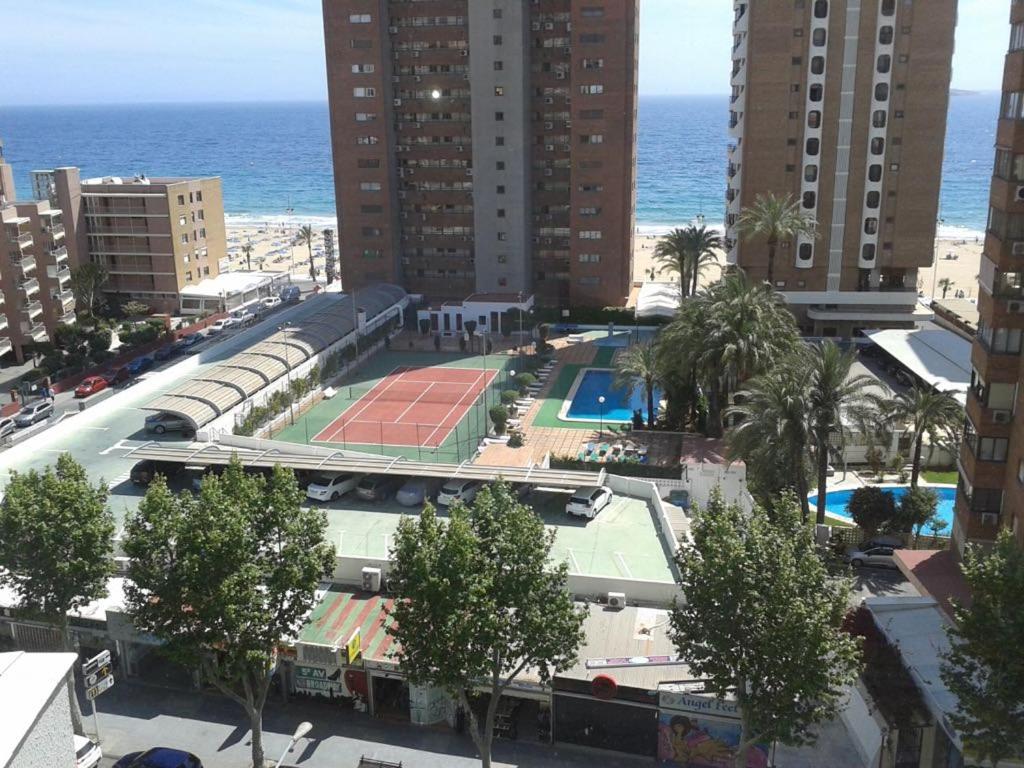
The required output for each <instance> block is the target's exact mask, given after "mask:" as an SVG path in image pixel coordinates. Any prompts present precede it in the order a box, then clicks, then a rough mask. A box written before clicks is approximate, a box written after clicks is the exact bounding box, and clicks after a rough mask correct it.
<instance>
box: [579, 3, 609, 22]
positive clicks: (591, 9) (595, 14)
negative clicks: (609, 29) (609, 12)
mask: <svg viewBox="0 0 1024 768" xmlns="http://www.w3.org/2000/svg"><path fill="white" fill-rule="evenodd" d="M581 14H582V16H583V18H585V19H596V18H600V17H601V16H604V8H603V7H601V6H599V5H592V6H586V5H585V6H583V9H582V11H581Z"/></svg>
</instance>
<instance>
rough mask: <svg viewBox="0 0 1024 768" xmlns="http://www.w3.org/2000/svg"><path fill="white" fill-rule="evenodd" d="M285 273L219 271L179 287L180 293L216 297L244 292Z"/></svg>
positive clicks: (267, 283) (270, 281)
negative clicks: (212, 275)
mask: <svg viewBox="0 0 1024 768" xmlns="http://www.w3.org/2000/svg"><path fill="white" fill-rule="evenodd" d="M286 274H287V273H286V272H221V273H220V274H219V275H217V276H216V277H209V278H207V279H205V280H202V281H200V282H198V283H196V284H195V285H186V286H185V287H184V288H182V289H181V295H182V296H203V297H209V298H217V297H218V296H220V295H222V294H225V295H227V296H233V295H234V294H237V293H246V292H248V291H251V290H253V289H255V288H258V287H259V286H261V285H269V284H270V283H272V282H274V280H276V279H278V278H280V277H282V276H284V275H286Z"/></svg>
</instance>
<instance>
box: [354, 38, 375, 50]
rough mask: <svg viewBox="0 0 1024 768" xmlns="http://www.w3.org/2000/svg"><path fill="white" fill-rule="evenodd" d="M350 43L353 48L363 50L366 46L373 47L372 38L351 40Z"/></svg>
mask: <svg viewBox="0 0 1024 768" xmlns="http://www.w3.org/2000/svg"><path fill="white" fill-rule="evenodd" d="M351 45H352V47H353V48H355V49H358V50H365V49H367V48H373V40H353V41H352V42H351Z"/></svg>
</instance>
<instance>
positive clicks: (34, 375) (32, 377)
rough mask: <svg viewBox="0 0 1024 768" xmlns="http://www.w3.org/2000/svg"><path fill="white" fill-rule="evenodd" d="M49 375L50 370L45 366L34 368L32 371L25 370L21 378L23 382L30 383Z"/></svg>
mask: <svg viewBox="0 0 1024 768" xmlns="http://www.w3.org/2000/svg"><path fill="white" fill-rule="evenodd" d="M48 375H49V371H48V370H47V369H46V368H45V367H43V368H33V369H32V370H30V371H25V372H24V373H23V374H22V375H21V380H22V381H23V382H26V383H28V384H34V383H35V382H37V381H39V380H40V379H42V378H45V377H46V376H48Z"/></svg>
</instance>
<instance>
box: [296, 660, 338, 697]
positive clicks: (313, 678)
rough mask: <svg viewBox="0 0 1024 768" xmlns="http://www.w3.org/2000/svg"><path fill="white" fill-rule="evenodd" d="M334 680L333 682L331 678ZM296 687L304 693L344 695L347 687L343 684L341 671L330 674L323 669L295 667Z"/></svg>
mask: <svg viewBox="0 0 1024 768" xmlns="http://www.w3.org/2000/svg"><path fill="white" fill-rule="evenodd" d="M332 677H333V678H334V679H333V680H332V679H331V678H332ZM295 687H296V688H298V689H300V690H303V691H312V692H314V693H321V694H328V693H336V694H340V695H343V694H344V693H345V686H344V685H342V683H341V670H340V669H337V670H335V671H334V672H331V673H329V672H328V671H327V670H326V669H324V668H323V667H302V666H296V667H295Z"/></svg>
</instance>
